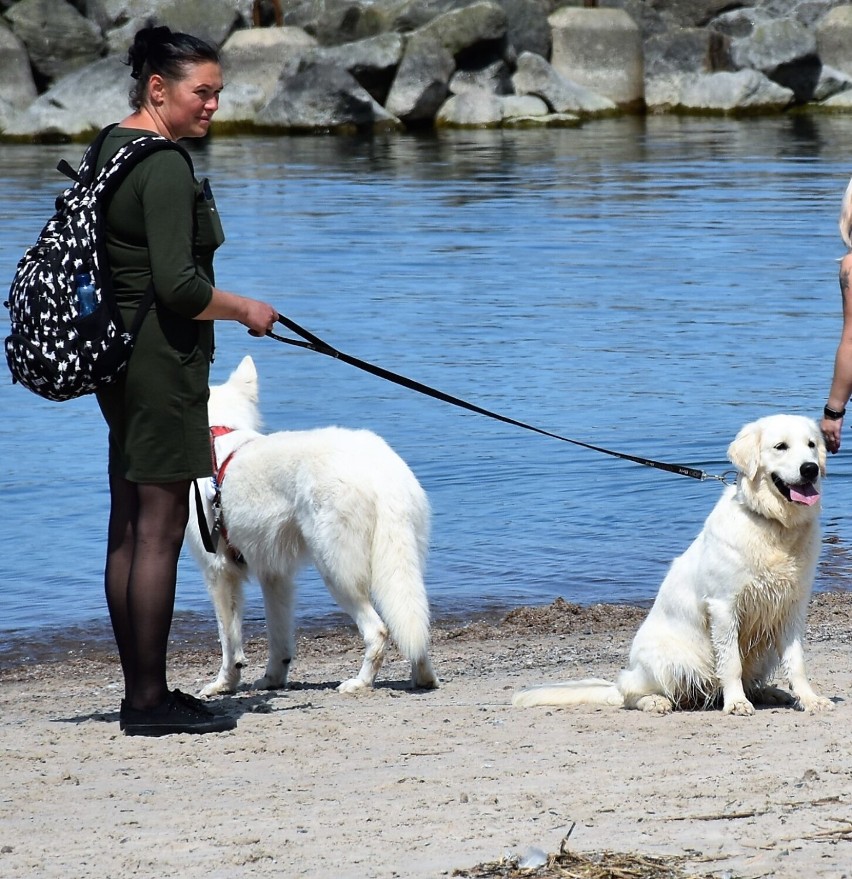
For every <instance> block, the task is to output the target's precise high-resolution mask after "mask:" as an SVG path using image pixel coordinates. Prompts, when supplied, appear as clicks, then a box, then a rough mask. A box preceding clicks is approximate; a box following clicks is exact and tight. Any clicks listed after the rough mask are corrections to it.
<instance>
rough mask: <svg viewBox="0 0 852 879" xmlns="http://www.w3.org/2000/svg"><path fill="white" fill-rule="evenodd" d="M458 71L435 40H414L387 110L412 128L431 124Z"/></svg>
mask: <svg viewBox="0 0 852 879" xmlns="http://www.w3.org/2000/svg"><path fill="white" fill-rule="evenodd" d="M455 69H456V65H455V61H454V60H453V56H452V55H451V54H450V52H449V51H448V50H447V49H446V48H445V47H444V46H443V45H442V44H441V43H440V42H439V41H438V40H437V39H436V38H435V37H424V36H422V35H420V34H418V35H415V36H412V37H411V39H410V40H409V41H408V44H407V45H406V47H405V54H404V55H403V56H402V61H401V62H400V65H399V69H398V70H397V72H396V77H395V78H394V81H393V84H392V85H391V88H390V92H389V93H388V97H387V100H386V101H385V109H386V110H387V111H388V112H389V113H392V114H393V115H394V116H396V117H398V118H399V119H401V120H402V121H403V122H404V123H405V124H406V125H409V126H410V125H424V124H427V123H431V121H432V120H433V119H434V117H435V114H436V113H437V112H438V108H439V107H440V106H441V105H442V104H443V103H444V101H445V100H446V98H447V95H448V94H449V90H450V86H449V83H450V77H451V76H452V75H453V72H454V71H455Z"/></svg>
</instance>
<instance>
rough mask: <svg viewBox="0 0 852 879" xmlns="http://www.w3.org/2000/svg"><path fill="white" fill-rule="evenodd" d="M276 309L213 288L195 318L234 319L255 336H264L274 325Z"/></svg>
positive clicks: (255, 300) (264, 303)
mask: <svg viewBox="0 0 852 879" xmlns="http://www.w3.org/2000/svg"><path fill="white" fill-rule="evenodd" d="M277 319H278V310H277V309H276V308H275V307H274V306H272V305H268V304H267V303H266V302H260V301H259V300H257V299H249V298H248V297H246V296H238V295H237V294H236V293H228V292H227V291H226V290H220V289H219V288H218V287H214V288H213V293H212V295H211V297H210V301H209V302H208V303H207V306H206V308H204V309H203V310H202V311H200V312H199V313H198V314H196V315H195V320H235V321H238V322H239V323H241V324H243V326H246V327H248V328H249V330H250V332H252V333H253V334H254V335H256V336H265V335H266V333H267V332H268V331H269V330H271V329H272V327H273V326H274V325H275V321H276V320H277Z"/></svg>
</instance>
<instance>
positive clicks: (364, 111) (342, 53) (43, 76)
mask: <svg viewBox="0 0 852 879" xmlns="http://www.w3.org/2000/svg"><path fill="white" fill-rule="evenodd" d="M276 7H277V8H276ZM0 13H2V14H0V137H3V138H5V139H7V140H45V139H66V138H74V139H83V138H86V137H89V136H90V135H91V134H92V133H93V132H94V131H96V130H97V129H98V128H100V127H102V126H103V125H105V124H107V123H109V122H111V121H115V120H117V119H120V118H122V117H123V116H124V115H126V113H127V110H128V103H127V91H128V87H129V83H130V80H129V76H128V71H127V68H126V66H125V65H124V64H123V58H124V57H125V54H126V50H127V46H128V45H129V42H130V40H131V38H132V35H133V33H134V32H135V31H136V30H137V29H138V28H139V27H142V26H144V25H145V24H147V23H150V22H154V23H157V24H167V25H169V26H170V27H172V28H173V29H178V30H186V31H189V32H191V33H195V34H198V35H199V36H202V37H204V38H206V39H208V40H209V41H211V42H213V43H215V44H216V45H218V46H220V47H221V49H222V58H223V66H224V69H225V79H226V88H225V90H224V91H223V93H222V98H221V106H220V109H219V112H218V114H217V117H216V121H215V130H216V131H217V132H220V133H222V132H228V131H233V132H245V131H258V132H271V133H315V132H333V133H344V132H354V131H377V130H383V129H388V130H406V129H409V130H410V129H415V128H433V127H442V126H444V127H500V126H543V125H571V124H578V123H580V122H582V121H583V120H584V119H588V118H593V117H597V116H602V115H612V114H620V113H637V112H649V113H664V112H670V113H707V114H711V113H725V114H750V113H752V114H753V113H770V112H771V113H777V112H784V111H787V110H790V109H793V108H802V107H807V108H820V109H822V110H834V111H850V110H852V4H848V3H839V2H834V0H799V2H796V0H753V2H752V3H748V2H746V3H739V2H732V0H597V2H596V0H577V2H569V3H560V2H559V0H277V2H273V0H0ZM267 13H269V14H267ZM273 13H274V14H273ZM266 18H269V19H270V20H271V21H272V22H274V24H273V26H257V25H258V24H259V23H263V22H264V19H266Z"/></svg>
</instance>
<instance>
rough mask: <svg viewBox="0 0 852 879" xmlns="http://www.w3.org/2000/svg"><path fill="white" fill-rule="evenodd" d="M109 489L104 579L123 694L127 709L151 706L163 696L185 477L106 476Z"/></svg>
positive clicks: (185, 513) (184, 515)
mask: <svg viewBox="0 0 852 879" xmlns="http://www.w3.org/2000/svg"><path fill="white" fill-rule="evenodd" d="M109 488H110V515H109V534H108V539H107V560H106V571H105V574H104V580H105V586H106V598H107V605H108V607H109V614H110V619H111V620H112V628H113V632H114V633H115V641H116V644H117V645H118V655H119V658H120V659H121V668H122V671H123V672H124V698H125V700H126V702H127V704H128V705H129V706H130V707H132V708H152V707H154V706H156V705H159V704H160V703H161V702H163V701H164V700H165V698H166V697H167V695H168V686H167V683H166V653H167V650H168V642H169V630H170V629H171V625H172V613H173V611H174V603H175V588H176V585H177V566H178V557H179V556H180V550H181V546H182V545H183V536H184V531H185V529H186V523H187V518H188V516H189V480H186V481H182V482H169V483H160V484H147V485H146V484H140V483H134V482H128V481H127V480H126V479H124V478H123V477H121V476H112V475H111V476H110V480H109Z"/></svg>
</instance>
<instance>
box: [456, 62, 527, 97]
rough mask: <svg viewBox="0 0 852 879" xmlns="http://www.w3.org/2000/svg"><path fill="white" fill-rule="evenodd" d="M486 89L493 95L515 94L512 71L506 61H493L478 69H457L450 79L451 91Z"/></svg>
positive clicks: (457, 92)
mask: <svg viewBox="0 0 852 879" xmlns="http://www.w3.org/2000/svg"><path fill="white" fill-rule="evenodd" d="M477 89H485V91H487V92H491V94H492V95H510V94H513V92H514V88H513V86H512V71H511V70H510V69H509V66H508V65H507V64H506V62H505V61H492V62H491V64H488V65H486V66H485V67H480V68H479V69H478V70H457V71H456V72H455V73H454V74H453V76H452V78H451V79H450V91H451V92H452V93H453V94H454V95H460V94H461V93H462V92H468V91H474V90H477Z"/></svg>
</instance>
